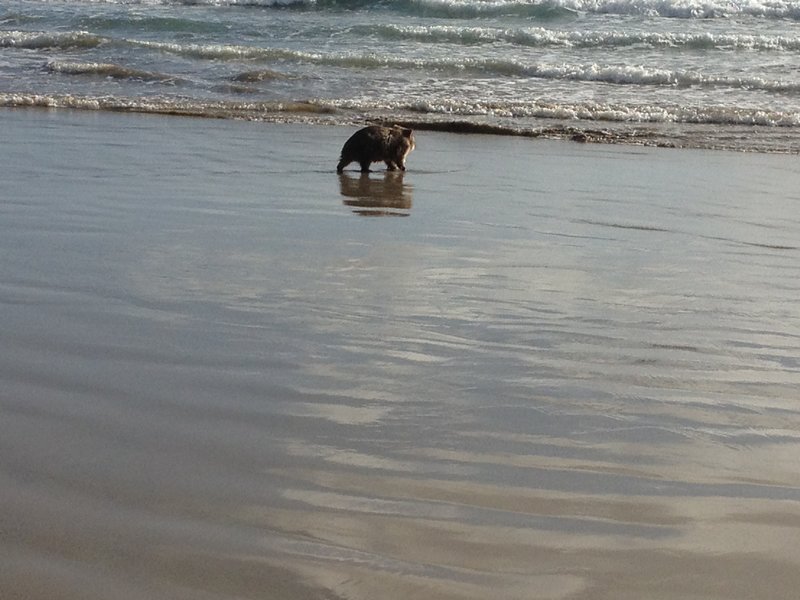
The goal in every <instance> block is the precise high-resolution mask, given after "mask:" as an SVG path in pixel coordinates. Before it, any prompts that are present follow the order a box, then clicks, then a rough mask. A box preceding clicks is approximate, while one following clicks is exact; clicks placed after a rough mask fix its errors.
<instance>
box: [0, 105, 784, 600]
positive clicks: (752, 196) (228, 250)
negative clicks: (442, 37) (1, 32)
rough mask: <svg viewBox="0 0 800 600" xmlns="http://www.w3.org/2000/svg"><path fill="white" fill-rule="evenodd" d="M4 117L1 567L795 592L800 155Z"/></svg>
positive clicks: (24, 580) (334, 590) (133, 580)
mask: <svg viewBox="0 0 800 600" xmlns="http://www.w3.org/2000/svg"><path fill="white" fill-rule="evenodd" d="M0 123H1V124H2V130H3V132H4V138H5V143H4V144H3V146H2V149H0V158H2V164H3V165H4V167H3V170H4V177H3V178H2V179H1V180H0V195H1V197H2V202H1V203H0V211H2V212H1V214H0V251H2V256H3V260H2V262H0V305H2V314H3V326H2V335H1V336H0V382H2V386H0V414H2V418H1V419H0V506H2V510H0V558H2V560H0V587H2V588H3V589H4V594H5V595H4V598H26V599H30V598H48V599H53V598H82V599H91V598H104V599H106V598H148V599H153V598H155V599H160V598H165V599H166V598H170V599H172V598H193V599H197V598H201V599H205V598H233V597H236V598H300V597H325V596H326V595H335V596H341V597H347V598H358V599H360V598H364V599H368V598H375V597H383V598H406V597H413V596H419V597H428V598H485V597H486V596H487V595H490V594H491V595H494V596H497V597H501V598H509V599H511V598H526V599H527V598H562V597H563V598H566V597H569V598H592V599H602V598H614V599H619V598H686V599H688V598H698V597H702V598H726V599H737V598H765V597H769V598H791V597H793V594H794V593H795V591H796V590H797V589H798V585H800V575H798V573H800V569H798V567H799V566H800V565H798V561H799V560H800V558H799V557H800V552H798V550H800V543H798V540H800V535H799V534H800V531H799V529H800V473H799V472H798V467H797V456H798V450H800V411H799V410H798V400H797V398H798V396H797V389H798V386H799V384H800V363H799V362H798V348H799V347H800V314H798V313H799V312H800V310H799V309H798V307H797V301H796V300H797V297H798V289H799V288H800V283H798V282H800V272H798V271H800V267H798V265H799V264H800V262H799V261H798V258H799V257H800V219H798V217H797V215H796V212H797V211H796V204H797V202H798V199H800V192H798V191H797V190H798V189H800V186H799V185H798V184H799V183H800V181H799V179H800V175H798V173H797V169H796V165H795V164H794V163H795V161H794V160H793V159H792V157H786V156H769V155H754V154H731V153H713V152H695V151H670V150H651V149H632V148H625V147H593V146H587V145H581V144H569V143H560V142H548V141H543V140H527V139H517V138H498V137H492V136H480V137H478V136H456V135H452V134H435V133H427V134H424V133H420V134H418V136H417V150H416V151H415V152H414V153H412V154H411V156H410V157H409V161H408V164H409V171H408V172H406V173H405V174H394V173H383V172H381V171H378V172H375V173H371V174H370V175H368V176H366V177H362V176H361V175H360V174H358V173H356V172H352V171H349V172H346V173H345V174H344V175H342V176H341V177H339V176H337V175H336V174H335V172H334V167H335V159H336V155H337V153H338V149H339V147H340V145H341V142H342V141H343V140H344V139H346V137H347V136H348V135H349V133H350V132H351V130H349V129H342V128H328V127H321V128H319V127H318V128H313V127H304V126H297V125H270V126H265V125H262V124H253V123H250V124H248V123H237V122H230V121H227V122H226V121H208V120H192V119H174V118H161V117H136V116H118V115H108V114H103V113H96V114H95V113H64V112H53V113H47V112H26V111H9V110H6V111H3V112H0ZM367 216H371V217H379V218H365V217H367ZM387 216H390V217H394V218H384V217H387Z"/></svg>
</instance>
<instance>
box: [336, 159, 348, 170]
mask: <svg viewBox="0 0 800 600" xmlns="http://www.w3.org/2000/svg"><path fill="white" fill-rule="evenodd" d="M349 164H350V161H349V160H345V159H342V160H340V161H339V164H338V165H336V172H337V173H341V172H342V171H344V168H345V167H346V166H347V165H349Z"/></svg>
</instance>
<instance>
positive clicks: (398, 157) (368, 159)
mask: <svg viewBox="0 0 800 600" xmlns="http://www.w3.org/2000/svg"><path fill="white" fill-rule="evenodd" d="M414 145H415V144H414V134H413V132H412V131H411V129H404V128H402V127H398V126H397V125H395V126H394V127H381V126H380V125H371V126H369V127H364V128H363V129H359V130H358V131H356V132H355V133H354V134H353V135H351V136H350V138H349V139H348V140H347V141H346V142H345V143H344V146H343V147H342V154H341V157H340V159H339V164H338V165H337V166H336V170H337V171H338V172H339V173H341V172H342V170H343V169H344V168H345V167H346V166H347V165H349V164H350V163H352V162H357V163H359V165H361V170H362V171H369V165H370V164H371V163H374V162H381V161H384V162H385V163H386V166H387V168H388V169H389V170H394V169H398V168H399V169H401V170H405V168H406V167H405V159H406V156H407V155H408V153H409V152H411V150H413V149H414Z"/></svg>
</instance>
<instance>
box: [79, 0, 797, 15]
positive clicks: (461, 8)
mask: <svg viewBox="0 0 800 600" xmlns="http://www.w3.org/2000/svg"><path fill="white" fill-rule="evenodd" d="M84 1H85V2H87V3H97V2H103V3H108V4H126V5H153V4H161V5H167V6H175V5H177V6H234V7H235V6H240V7H251V8H263V9H281V10H287V9H289V10H316V11H320V10H330V11H353V10H365V11H374V10H379V11H390V12H391V11H393V12H401V13H403V14H411V15H417V16H421V17H433V18H437V17H441V18H459V19H475V18H485V17H495V16H496V17H500V16H514V17H522V18H531V19H557V18H572V17H575V16H577V15H579V14H581V13H594V14H611V15H639V16H650V17H666V18H677V19H712V18H730V17H734V16H749V17H758V18H767V19H792V20H800V5H798V3H797V2H792V1H790V0H538V1H537V0H533V1H530V0H397V1H391V0H378V1H371V0H84Z"/></svg>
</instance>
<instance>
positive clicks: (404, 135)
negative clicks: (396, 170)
mask: <svg viewBox="0 0 800 600" xmlns="http://www.w3.org/2000/svg"><path fill="white" fill-rule="evenodd" d="M392 129H394V131H395V136H397V137H398V138H399V140H398V144H397V147H398V148H399V149H400V153H401V154H402V156H406V155H408V153H409V152H411V151H412V150H413V149H414V148H416V146H417V144H416V142H415V141H414V131H413V130H411V129H406V128H405V127H400V126H399V125H395V126H394V127H393V128H392Z"/></svg>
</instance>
